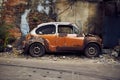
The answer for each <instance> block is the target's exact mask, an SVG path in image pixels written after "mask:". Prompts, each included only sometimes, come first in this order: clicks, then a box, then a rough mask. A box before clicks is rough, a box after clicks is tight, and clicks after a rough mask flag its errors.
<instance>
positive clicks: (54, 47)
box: [24, 22, 102, 57]
mask: <svg viewBox="0 0 120 80" xmlns="http://www.w3.org/2000/svg"><path fill="white" fill-rule="evenodd" d="M101 42H102V40H101V38H100V37H98V36H95V35H84V34H83V33H80V31H79V29H78V27H77V26H76V25H75V24H72V23H69V22H49V23H43V24H40V25H38V26H37V27H36V28H34V29H33V30H32V31H31V32H30V33H29V34H28V35H27V36H26V41H25V42H24V50H25V51H28V53H29V54H30V55H31V56H34V57H37V56H43V55H44V54H45V52H64V51H65V52H66V51H81V50H83V51H84V52H85V54H86V55H87V56H88V57H95V56H98V54H99V53H100V51H101Z"/></svg>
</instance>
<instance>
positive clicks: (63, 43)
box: [26, 34, 84, 52]
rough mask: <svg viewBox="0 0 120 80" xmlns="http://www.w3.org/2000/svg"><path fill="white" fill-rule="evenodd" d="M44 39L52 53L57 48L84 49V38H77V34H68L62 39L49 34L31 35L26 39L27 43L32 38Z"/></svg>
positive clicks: (56, 35) (57, 35)
mask: <svg viewBox="0 0 120 80" xmlns="http://www.w3.org/2000/svg"><path fill="white" fill-rule="evenodd" d="M32 36H34V37H38V38H44V39H45V40H46V42H47V44H48V45H47V46H48V48H49V50H50V51H52V52H55V51H56V48H57V47H83V45H84V37H77V35H75V34H73V35H72V34H68V35H66V36H63V37H60V36H59V34H48V35H39V36H36V35H30V34H28V35H27V37H26V41H27V40H29V39H30V37H32Z"/></svg>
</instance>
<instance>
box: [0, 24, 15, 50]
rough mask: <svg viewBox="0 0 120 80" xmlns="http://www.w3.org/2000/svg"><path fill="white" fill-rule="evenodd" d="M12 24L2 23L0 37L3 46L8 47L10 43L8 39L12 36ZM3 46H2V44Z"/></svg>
mask: <svg viewBox="0 0 120 80" xmlns="http://www.w3.org/2000/svg"><path fill="white" fill-rule="evenodd" d="M12 27H13V26H12V25H7V24H1V25H0V39H1V40H2V41H3V47H6V45H7V44H8V40H9V38H10V34H9V29H11V28H12ZM0 47H1V48H2V46H0Z"/></svg>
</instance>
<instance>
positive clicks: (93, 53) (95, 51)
mask: <svg viewBox="0 0 120 80" xmlns="http://www.w3.org/2000/svg"><path fill="white" fill-rule="evenodd" d="M84 53H85V55H86V56H87V57H89V58H92V57H97V56H98V55H99V54H100V48H99V46H98V45H97V44H94V43H90V44H88V45H87V46H86V48H85V50H84Z"/></svg>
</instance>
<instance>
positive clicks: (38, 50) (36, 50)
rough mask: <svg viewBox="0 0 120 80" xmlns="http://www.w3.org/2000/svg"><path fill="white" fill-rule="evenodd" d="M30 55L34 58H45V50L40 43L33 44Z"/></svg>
mask: <svg viewBox="0 0 120 80" xmlns="http://www.w3.org/2000/svg"><path fill="white" fill-rule="evenodd" d="M29 54H30V55H31V56H32V57H41V56H43V55H44V54H45V48H44V46H43V45H42V44H40V43H33V44H31V46H30V47H29Z"/></svg>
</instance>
